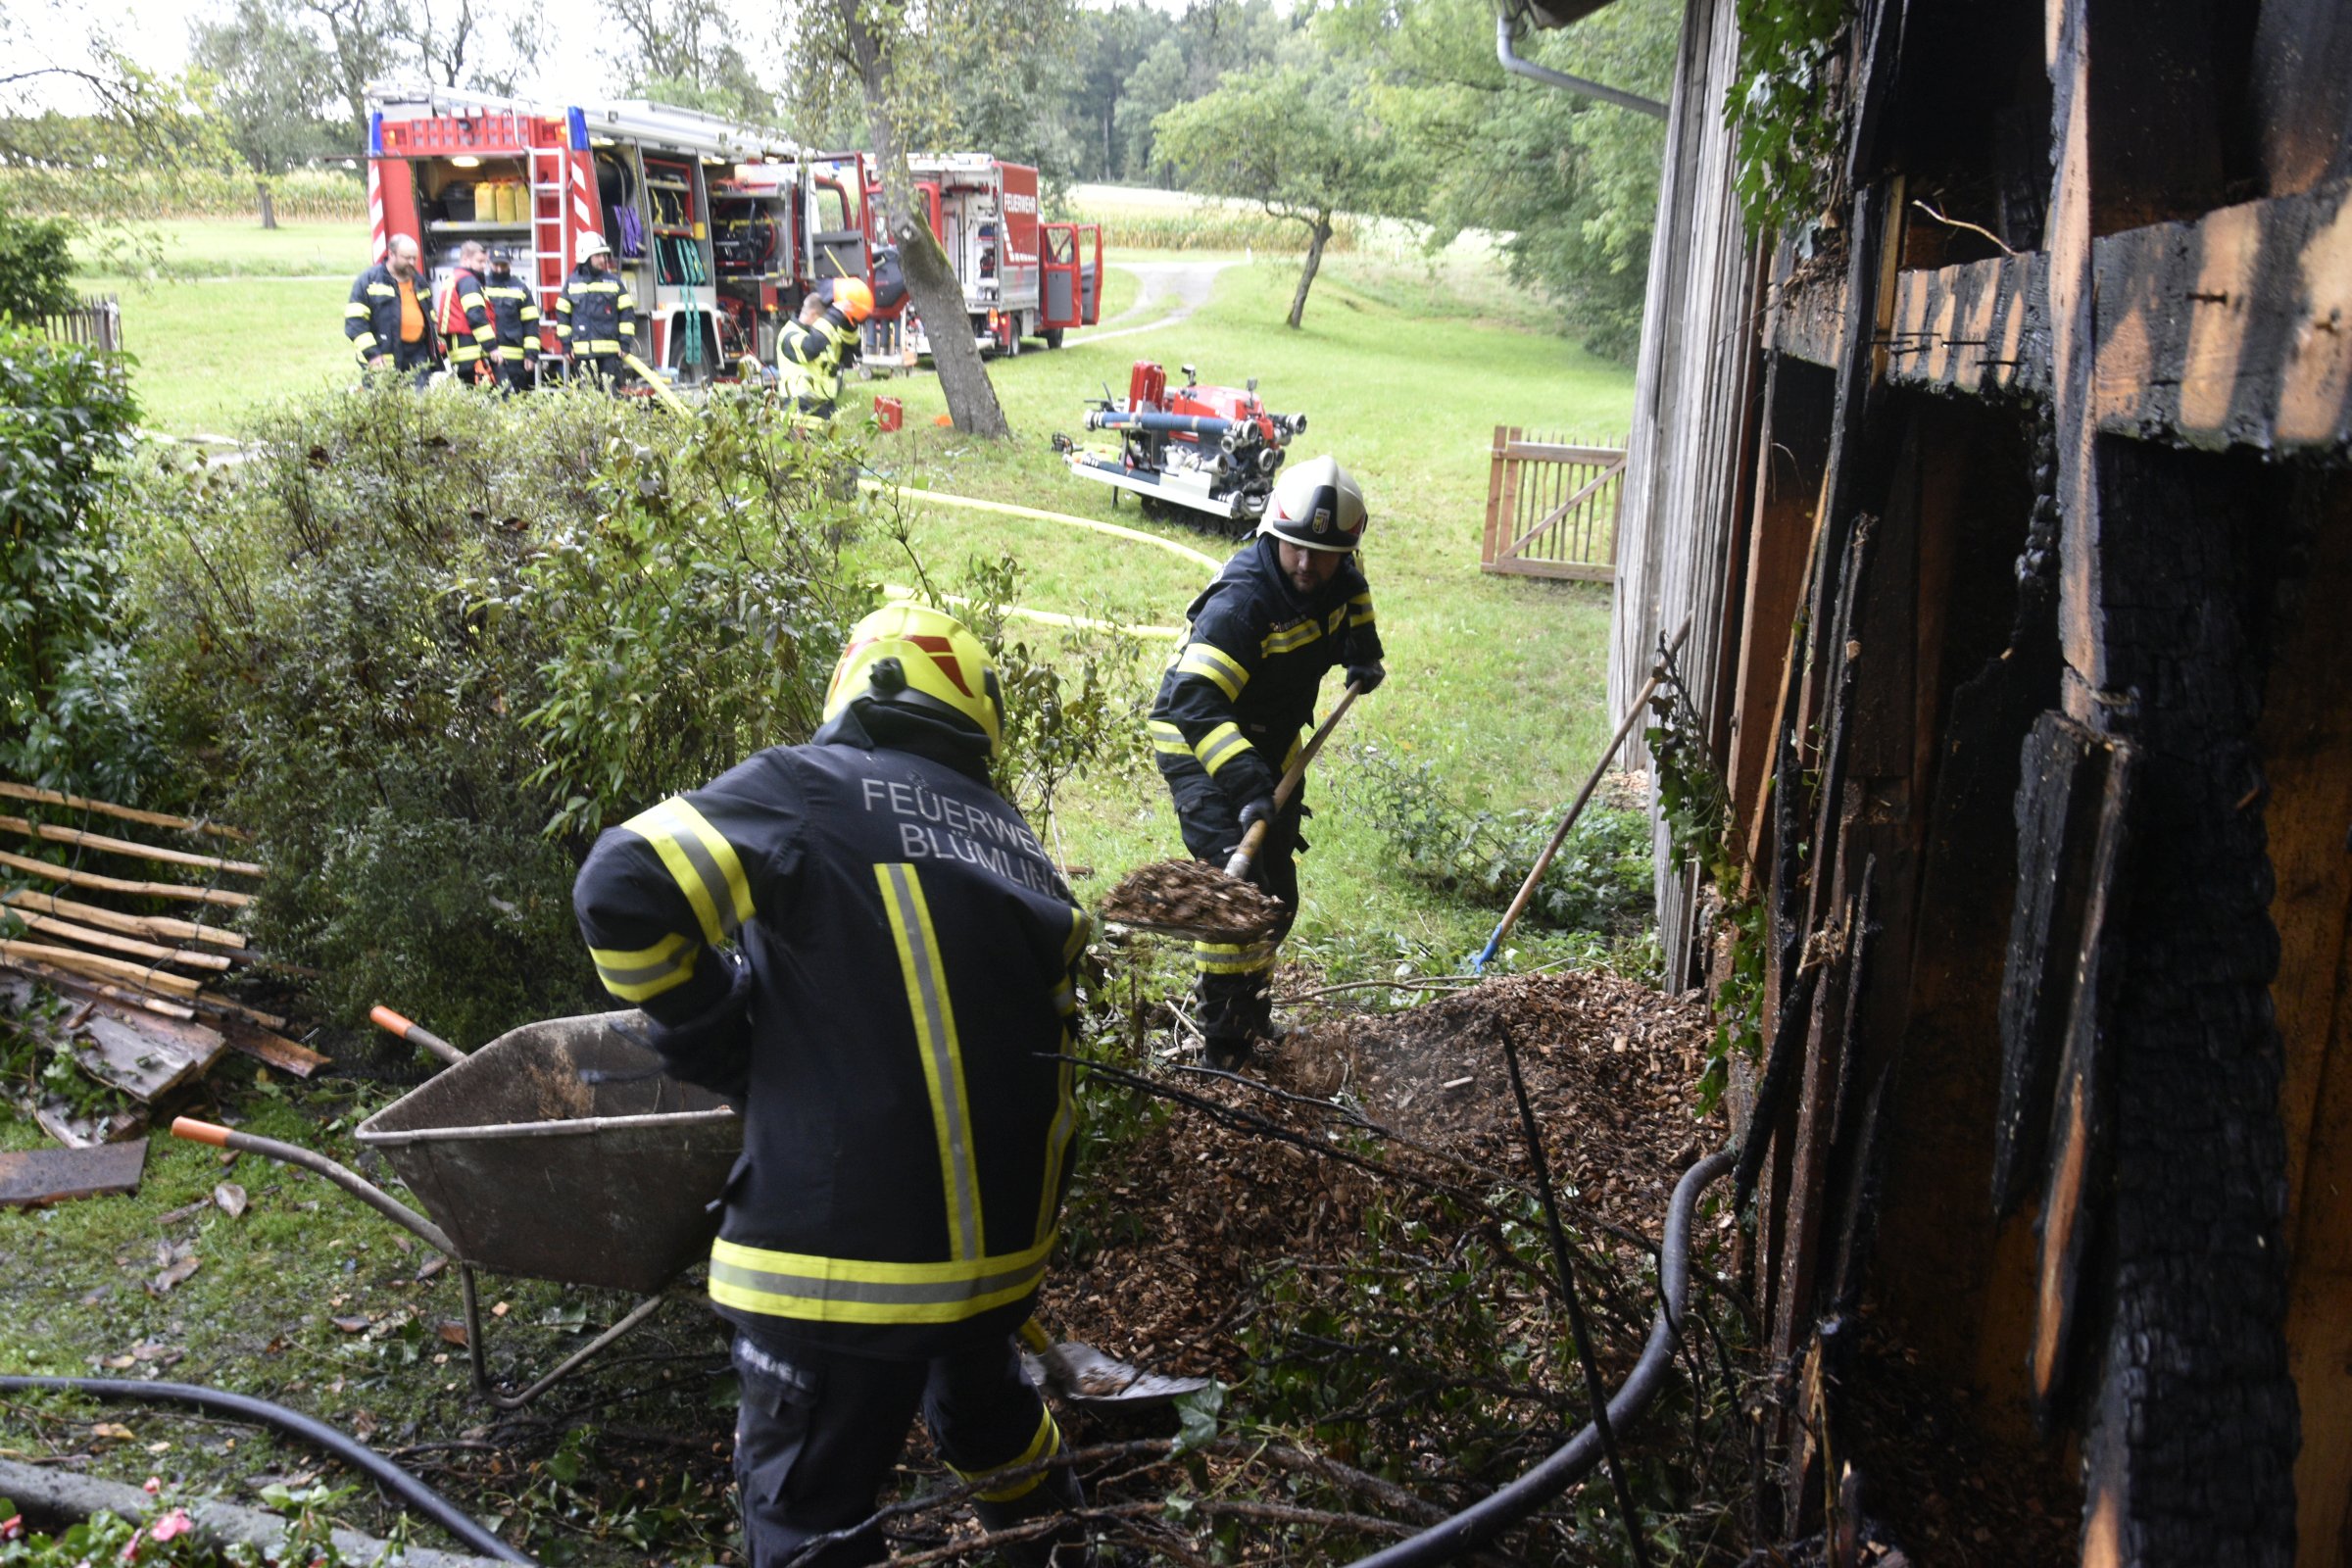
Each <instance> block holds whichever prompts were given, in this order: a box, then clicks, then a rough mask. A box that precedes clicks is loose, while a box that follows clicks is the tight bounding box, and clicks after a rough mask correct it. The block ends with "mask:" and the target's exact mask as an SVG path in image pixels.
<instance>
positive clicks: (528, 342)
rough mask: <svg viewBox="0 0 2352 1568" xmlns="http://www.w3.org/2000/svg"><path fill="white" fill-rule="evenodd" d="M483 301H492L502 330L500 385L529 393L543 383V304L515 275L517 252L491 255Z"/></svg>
mask: <svg viewBox="0 0 2352 1568" xmlns="http://www.w3.org/2000/svg"><path fill="white" fill-rule="evenodd" d="M482 298H483V299H485V300H487V301H489V302H490V319H491V321H492V323H493V324H494V325H496V326H497V328H498V361H497V366H498V383H499V385H500V386H502V387H503V388H505V389H506V390H507V391H509V392H528V391H529V390H530V389H531V388H532V387H533V386H535V385H536V384H537V383H538V380H539V302H538V301H537V300H536V299H534V298H532V297H531V290H530V287H529V285H528V284H526V283H524V282H523V280H522V279H521V278H519V277H516V276H515V253H514V252H513V251H511V250H509V249H507V248H506V247H505V246H504V245H501V246H499V247H497V248H496V249H495V250H493V251H491V253H490V280H489V281H488V282H487V283H485V284H484V285H483V286H482Z"/></svg>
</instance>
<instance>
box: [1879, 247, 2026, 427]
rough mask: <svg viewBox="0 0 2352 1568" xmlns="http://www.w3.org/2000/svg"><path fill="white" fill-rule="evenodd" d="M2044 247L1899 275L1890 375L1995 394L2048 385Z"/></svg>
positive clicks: (1935, 387)
mask: <svg viewBox="0 0 2352 1568" xmlns="http://www.w3.org/2000/svg"><path fill="white" fill-rule="evenodd" d="M2044 265H2045V264H2044V262H2043V259H2042V257H2041V256H2040V254H2039V253H2037V252H2032V253H2028V254H2026V255H2023V256H2003V257H1996V258H1994V259H1993V260H1991V261H1985V262H1970V263H1967V264H1965V265H1963V266H1957V267H1942V268H1937V269H1936V270H1934V271H1911V272H1905V273H1903V274H1902V276H1901V277H1900V278H1899V279H1897V280H1896V283H1895V291H1894V292H1895V298H1894V326H1893V329H1892V333H1891V335H1890V337H1889V340H1888V342H1887V380H1888V381H1890V382H1891V383H1893V384H1894V385H1896V386H1912V387H1923V388H1926V389H1928V390H1930V391H1937V392H1961V393H1973V394H1975V395H1977V396H1981V397H1994V396H1998V395H2001V394H2003V393H2023V394H2026V395H2029V396H2034V397H2041V396H2046V395H2048V392H2049V373H2050V320H2049V298H2048V292H2047V288H2046V284H2045V281H2044V278H2043V268H2044Z"/></svg>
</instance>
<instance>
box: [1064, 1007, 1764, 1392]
mask: <svg viewBox="0 0 2352 1568" xmlns="http://www.w3.org/2000/svg"><path fill="white" fill-rule="evenodd" d="M1506 1030H1507V1031H1508V1032H1509V1034H1510V1037H1511V1039H1512V1041H1513V1043H1514V1044H1515V1045H1516V1046H1517V1048H1518V1050H1519V1053H1520V1059H1521V1066H1522V1070H1523V1071H1524V1072H1525V1074H1526V1077H1527V1084H1528V1094H1529V1099H1530V1101H1531V1103H1533V1105H1534V1107H1535V1111H1536V1116H1537V1119H1538V1122H1539V1124H1540V1125H1541V1126H1542V1127H1543V1129H1544V1148H1545V1153H1546V1157H1547V1158H1548V1160H1549V1162H1550V1165H1551V1170H1552V1175H1553V1179H1554V1181H1555V1183H1556V1184H1557V1185H1558V1189H1559V1195H1560V1198H1561V1201H1562V1203H1563V1208H1564V1211H1565V1214H1566V1217H1567V1219H1568V1221H1569V1224H1570V1228H1571V1229H1572V1230H1574V1231H1576V1232H1577V1233H1578V1234H1579V1236H1580V1238H1581V1239H1582V1244H1583V1245H1587V1246H1590V1247H1593V1248H1594V1249H1595V1250H1600V1251H1605V1252H1608V1253H1610V1254H1612V1255H1614V1256H1615V1257H1616V1259H1617V1260H1618V1261H1619V1262H1620V1263H1621V1264H1628V1265H1634V1264H1638V1263H1639V1261H1640V1259H1639V1256H1638V1252H1639V1249H1637V1248H1635V1247H1634V1246H1633V1245H1632V1244H1631V1243H1630V1242H1628V1241H1627V1240H1626V1239H1625V1238H1624V1237H1622V1236H1616V1235H1613V1234H1612V1231H1613V1230H1615V1231H1623V1232H1626V1233H1630V1234H1634V1235H1639V1236H1645V1237H1649V1238H1653V1239H1654V1238H1655V1237H1656V1236H1657V1235H1658V1234H1659V1232H1660V1230H1661V1229H1662V1228H1663V1225H1664V1221H1665V1211H1666V1204H1667V1201H1668V1199H1669V1197H1670V1196H1671V1194H1672V1191H1673V1187H1674V1183H1675V1181H1676V1179H1677V1178H1678V1177H1679V1176H1680V1174H1681V1173H1682V1171H1683V1169H1684V1168H1686V1167H1687V1166H1688V1165H1690V1164H1691V1162H1692V1161H1693V1160H1695V1159H1696V1158H1697V1157H1698V1156H1699V1154H1700V1153H1701V1152H1703V1151H1705V1150H1708V1149H1712V1148H1715V1147H1717V1146H1718V1145H1720V1144H1721V1143H1722V1142H1723V1138H1724V1132H1723V1129H1722V1128H1721V1126H1719V1125H1712V1124H1704V1123H1701V1122H1700V1121H1699V1120H1698V1119H1697V1118H1695V1117H1694V1116H1693V1114H1692V1111H1691V1084H1692V1083H1693V1082H1695V1080H1696V1079H1697V1077H1698V1075H1699V1072H1700V1070H1701V1069H1702V1068H1703V1066H1704V1065H1705V1051H1706V1042H1707V1038H1708V1025H1707V1022H1706V1018H1705V1014H1704V1011H1703V1009H1702V1008H1701V1007H1700V1006H1699V1005H1698V1004H1697V1003H1696V1001H1695V1000H1693V1001H1691V1002H1678V1001H1674V1000H1672V999H1669V998H1667V997H1664V996H1662V995H1660V994H1659V993H1658V992H1656V991H1654V990H1651V989H1649V988H1648V987H1645V986H1642V985H1639V984H1636V983H1634V982H1632V981H1628V980H1623V979H1619V978H1617V977H1615V976H1610V975H1604V974H1598V973H1567V974H1556V975H1530V976H1518V977H1512V978H1508V979H1501V980H1493V981H1489V982H1487V983H1485V984H1482V985H1479V986H1476V987H1473V988H1470V989H1468V990H1466V991H1464V992H1463V993H1461V994H1460V995H1457V996H1450V997H1446V998H1442V999H1440V1000H1437V1001H1434V1002H1431V1003H1428V1004H1426V1005H1422V1006H1418V1007H1414V1008H1411V1009H1409V1010H1406V1011H1403V1012H1398V1013H1385V1014H1365V1015H1358V1016H1349V1017H1344V1018H1340V1019H1336V1020H1332V1021H1330V1022H1325V1023H1319V1024H1316V1025H1314V1026H1312V1027H1308V1028H1302V1029H1299V1030H1296V1031H1294V1032H1293V1033H1292V1034H1291V1036H1290V1037H1289V1038H1288V1039H1287V1040H1285V1041H1284V1042H1283V1044H1282V1046H1281V1049H1280V1050H1279V1051H1278V1052H1277V1053H1276V1054H1274V1055H1273V1057H1272V1059H1271V1060H1269V1061H1267V1062H1266V1063H1265V1065H1264V1067H1263V1069H1262V1071H1260V1072H1259V1073H1257V1074H1256V1075H1255V1077H1254V1079H1253V1080H1252V1081H1249V1082H1243V1081H1237V1080H1234V1079H1231V1078H1225V1077H1219V1076H1215V1075H1210V1074H1205V1073H1199V1072H1182V1071H1179V1072H1174V1073H1168V1074H1166V1075H1165V1076H1166V1078H1167V1081H1168V1083H1169V1085H1170V1087H1171V1088H1172V1089H1175V1090H1177V1091H1179V1092H1181V1093H1183V1094H1186V1095H1190V1096H1193V1097H1195V1098H1197V1100H1198V1101H1200V1102H1201V1104H1200V1105H1199V1106H1186V1107H1180V1108H1178V1109H1176V1110H1175V1112H1174V1113H1173V1115H1172V1116H1171V1117H1170V1119H1169V1120H1168V1121H1167V1123H1166V1124H1165V1125H1164V1126H1161V1127H1159V1128H1156V1129H1154V1130H1152V1131H1151V1132H1149V1133H1147V1134H1145V1135H1144V1136H1142V1137H1139V1138H1137V1139H1135V1140H1133V1141H1132V1142H1131V1143H1129V1144H1128V1145H1126V1146H1125V1147H1124V1149H1123V1150H1122V1151H1121V1152H1120V1154H1119V1156H1118V1160H1117V1164H1116V1166H1115V1168H1108V1169H1103V1170H1098V1171H1095V1172H1092V1173H1091V1174H1090V1181H1089V1190H1090V1201H1089V1202H1087V1203H1085V1204H1083V1205H1080V1206H1079V1207H1078V1208H1077V1209H1075V1210H1074V1211H1073V1214H1072V1216H1071V1231H1072V1243H1073V1246H1072V1251H1073V1253H1074V1254H1075V1258H1076V1261H1075V1262H1074V1263H1073V1264H1072V1265H1071V1266H1066V1267H1057V1268H1055V1269H1054V1270H1053V1271H1052V1272H1051V1273H1049V1275H1048V1276H1047V1286H1046V1299H1045V1303H1044V1315H1045V1321H1046V1322H1047V1323H1048V1324H1050V1325H1051V1326H1052V1327H1053V1328H1054V1331H1055V1332H1056V1333H1059V1334H1062V1335H1066V1336H1068V1337H1071V1338H1076V1339H1083V1340H1087V1341H1089V1342H1090V1343H1092V1344H1094V1345H1096V1346H1098V1347H1099V1348H1103V1349H1104V1350H1107V1351H1109V1352H1110V1353H1112V1354H1114V1355H1120V1356H1124V1357H1126V1358H1129V1359H1138V1360H1143V1359H1149V1361H1150V1363H1151V1364H1152V1369H1153V1370H1155V1371H1162V1372H1169V1373H1177V1372H1183V1373H1196V1374H1214V1375H1216V1376H1219V1377H1223V1378H1226V1379H1228V1380H1231V1379H1234V1378H1237V1377H1239V1376H1241V1375H1242V1374H1243V1373H1245V1372H1246V1371H1248V1370H1249V1364H1250V1363H1249V1360H1248V1357H1247V1356H1246V1355H1245V1354H1244V1353H1243V1351H1242V1349H1241V1347H1240V1346H1239V1344H1238V1343H1237V1341H1236V1338H1235V1335H1236V1332H1237V1331H1238V1330H1239V1329H1240V1328H1241V1327H1242V1326H1243V1325H1244V1324H1245V1323H1247V1322H1249V1321H1250V1320H1251V1319H1252V1318H1253V1317H1254V1316H1255V1315H1256V1314H1257V1313H1258V1312H1259V1311H1260V1309H1261V1306H1262V1303H1261V1301H1260V1300H1259V1291H1260V1287H1261V1285H1262V1284H1263V1283H1264V1282H1265V1281H1266V1280H1268V1279H1269V1278H1272V1277H1273V1276H1275V1275H1277V1274H1281V1273H1284V1272H1286V1271H1289V1272H1294V1273H1305V1274H1309V1275H1312V1274H1316V1273H1318V1272H1320V1271H1327V1270H1338V1269H1344V1268H1346V1267H1347V1266H1348V1263H1349V1261H1350V1260H1351V1259H1354V1258H1356V1257H1358V1256H1360V1254H1361V1253H1362V1250H1363V1247H1364V1230H1363V1227H1364V1223H1365V1216H1366V1211H1367V1208H1368V1207H1369V1206H1371V1205H1372V1203H1373V1201H1374V1200H1375V1199H1376V1198H1379V1197H1380V1196H1381V1195H1383V1194H1384V1193H1385V1194H1386V1195H1388V1198H1387V1200H1386V1201H1388V1202H1389V1203H1390V1204H1391V1205H1392V1206H1396V1205H1402V1206H1404V1207H1407V1208H1409V1207H1411V1206H1413V1205H1414V1204H1415V1203H1419V1202H1423V1201H1426V1200H1427V1199H1428V1198H1429V1195H1430V1194H1431V1192H1432V1189H1433V1184H1437V1185H1442V1186H1444V1187H1449V1188H1452V1189H1455V1190H1459V1191H1465V1192H1467V1193H1470V1194H1473V1195H1482V1196H1483V1195H1486V1194H1489V1193H1493V1192H1496V1191H1503V1190H1511V1191H1515V1192H1517V1193H1522V1194H1523V1193H1527V1192H1532V1191H1533V1166H1532V1164H1531V1162H1530V1160H1529V1158H1528V1154H1527V1151H1526V1148H1525V1145H1524V1140H1523V1139H1522V1137H1521V1135H1520V1131H1519V1120H1518V1112H1517V1108H1516V1103H1515V1102H1514V1100H1513V1098H1512V1094H1511V1087H1510V1079H1509V1076H1508V1073H1507V1071H1506V1069H1505V1066H1504V1060H1503V1054H1502V1045H1501V1042H1502V1034H1503V1031H1506ZM1286 1097H1290V1098H1286ZM1246 1121H1247V1122H1254V1123H1262V1125H1236V1123H1237V1122H1246ZM1286 1137H1287V1139H1288V1140H1290V1141H1285V1139H1286ZM1301 1145H1304V1146H1306V1147H1301ZM1333 1149H1340V1150H1343V1151H1347V1152H1358V1153H1360V1155H1361V1157H1363V1158H1364V1159H1366V1160H1369V1161H1372V1162H1375V1163H1376V1164H1378V1165H1380V1166H1383V1167H1387V1170H1386V1171H1383V1170H1367V1169H1364V1168H1362V1167H1361V1166H1356V1165H1350V1164H1348V1163H1346V1162H1344V1161H1343V1160H1341V1159H1338V1158H1334V1157H1332V1156H1331V1154H1330V1153H1329V1151H1331V1150H1333ZM1390 1171H1393V1172H1395V1174H1389V1173H1388V1172H1390ZM1637 1309H1638V1308H1637ZM1638 1310H1639V1309H1638ZM1639 1316H1640V1318H1641V1320H1642V1324H1643V1325H1644V1326H1645V1323H1646V1311H1645V1310H1639ZM1637 1339H1638V1335H1637Z"/></svg>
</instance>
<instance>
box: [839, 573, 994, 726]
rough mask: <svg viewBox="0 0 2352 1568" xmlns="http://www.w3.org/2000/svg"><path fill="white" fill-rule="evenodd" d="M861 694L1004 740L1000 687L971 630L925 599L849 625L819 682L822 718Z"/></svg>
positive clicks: (860, 697) (873, 699) (864, 696)
mask: <svg viewBox="0 0 2352 1568" xmlns="http://www.w3.org/2000/svg"><path fill="white" fill-rule="evenodd" d="M860 699H863V700H865V701H868V702H876V703H888V704H892V705H894V706H898V707H905V708H910V709H916V710H919V711H925V712H930V713H934V714H937V715H939V716H941V717H945V718H948V719H950V720H952V721H954V722H956V723H957V724H960V725H961V726H963V727H965V728H967V729H972V730H976V731H978V732H979V733H980V734H982V735H984V736H986V737H987V738H988V755H989V756H991V757H994V756H996V755H997V749H998V748H999V747H1001V746H1002V745H1004V743H1005V691H1004V688H1003V686H1001V685H1000V684H999V683H998V680H997V666H996V665H995V664H993V663H991V662H989V657H988V650H987V649H985V648H983V647H982V646H981V645H980V639H979V638H977V637H975V636H973V635H972V633H971V630H970V628H968V627H966V626H965V625H964V623H963V622H962V621H960V620H957V619H956V617H955V616H954V615H951V614H948V613H946V612H944V611H938V610H933V609H932V608H930V607H929V606H928V605H885V606H884V607H883V608H882V609H880V610H877V611H875V612H874V613H872V614H870V615H868V616H866V617H865V618H864V619H863V620H861V621H859V622H858V624H857V625H855V626H853V627H851V628H850V637H849V641H848V642H847V643H845V644H844V645H843V647H842V650H841V662H840V663H838V664H835V665H834V666H833V683H832V684H831V685H830V686H828V687H826V688H825V712H824V716H825V718H826V719H827V720H828V721H829V720H831V719H832V718H833V717H834V716H835V715H836V714H838V713H840V711H842V710H843V709H845V708H848V707H849V706H850V705H851V704H853V703H855V702H858V701H859V700H860Z"/></svg>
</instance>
